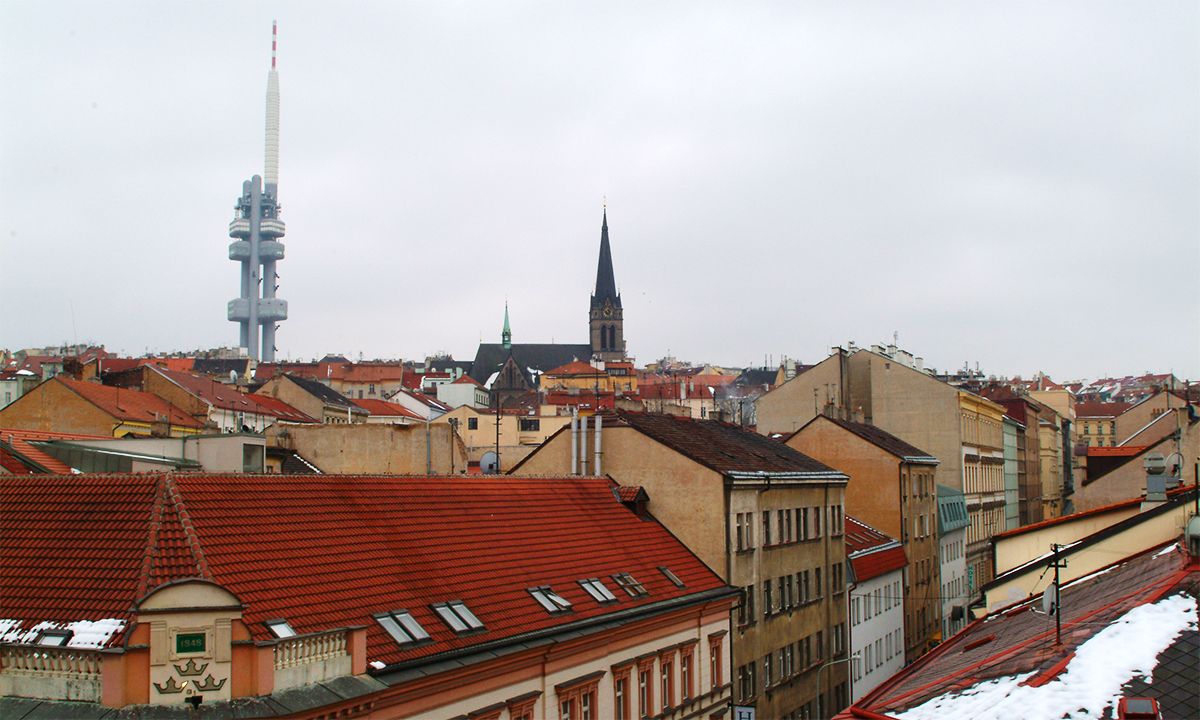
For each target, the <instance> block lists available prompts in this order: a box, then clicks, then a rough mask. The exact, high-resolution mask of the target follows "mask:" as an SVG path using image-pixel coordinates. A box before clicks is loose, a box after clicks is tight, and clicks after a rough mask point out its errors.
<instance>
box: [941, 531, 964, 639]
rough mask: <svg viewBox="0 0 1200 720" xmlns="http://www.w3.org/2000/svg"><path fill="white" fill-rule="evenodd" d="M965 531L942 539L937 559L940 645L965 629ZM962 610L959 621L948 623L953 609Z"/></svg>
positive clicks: (950, 533)
mask: <svg viewBox="0 0 1200 720" xmlns="http://www.w3.org/2000/svg"><path fill="white" fill-rule="evenodd" d="M966 545H967V529H966V528H959V529H958V530H952V531H950V532H948V533H946V534H945V535H942V537H941V539H940V540H939V546H938V550H939V556H940V558H941V569H942V576H941V577H942V642H945V641H946V639H947V638H949V637H950V636H951V635H953V634H954V633H956V632H958V631H959V630H962V629H963V628H964V627H966V626H967V618H966V606H967V603H968V599H969V597H968V596H969V595H970V588H968V587H967V556H966ZM955 605H959V606H962V608H963V617H962V618H960V619H959V620H957V621H956V620H953V619H952V613H953V610H954V606H955Z"/></svg>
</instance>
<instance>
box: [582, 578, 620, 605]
mask: <svg viewBox="0 0 1200 720" xmlns="http://www.w3.org/2000/svg"><path fill="white" fill-rule="evenodd" d="M579 584H580V585H582V586H583V589H584V590H587V592H588V595H591V596H592V598H593V599H594V600H595V601H596V602H598V603H601V604H603V603H611V602H616V601H617V596H616V595H613V594H612V591H611V590H609V589H608V588H607V587H605V585H604V583H603V582H601V581H600V579H599V578H591V579H589V580H580V581H579Z"/></svg>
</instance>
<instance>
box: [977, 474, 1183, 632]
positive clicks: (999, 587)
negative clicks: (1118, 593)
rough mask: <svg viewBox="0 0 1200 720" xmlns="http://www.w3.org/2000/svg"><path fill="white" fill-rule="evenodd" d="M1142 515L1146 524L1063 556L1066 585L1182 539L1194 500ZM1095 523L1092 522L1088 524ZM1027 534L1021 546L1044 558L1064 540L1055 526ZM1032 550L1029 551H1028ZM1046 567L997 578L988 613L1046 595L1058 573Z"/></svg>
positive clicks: (986, 600) (987, 598) (988, 593)
mask: <svg viewBox="0 0 1200 720" xmlns="http://www.w3.org/2000/svg"><path fill="white" fill-rule="evenodd" d="M1139 515H1141V516H1144V519H1143V521H1142V522H1138V523H1131V526H1129V527H1127V528H1125V529H1124V530H1121V531H1119V532H1113V533H1112V534H1111V535H1107V536H1105V537H1103V538H1100V539H1098V540H1097V541H1095V542H1089V543H1087V544H1086V546H1080V547H1076V548H1067V549H1066V550H1064V551H1063V552H1062V553H1061V555H1060V557H1061V558H1062V559H1065V560H1066V567H1065V568H1061V569H1060V570H1059V578H1060V581H1061V582H1063V583H1066V582H1069V581H1071V580H1075V579H1077V578H1081V577H1083V576H1085V575H1090V574H1091V573H1094V572H1096V571H1097V570H1100V569H1102V568H1104V567H1105V566H1107V565H1111V564H1112V563H1114V562H1117V561H1119V560H1122V559H1124V558H1128V557H1130V556H1132V555H1136V554H1137V553H1139V552H1144V551H1147V550H1150V549H1152V548H1155V547H1158V546H1160V545H1162V544H1164V543H1168V542H1172V541H1174V540H1179V539H1180V538H1181V537H1182V528H1184V527H1186V526H1187V522H1188V520H1189V519H1190V518H1191V517H1192V499H1191V498H1190V497H1189V498H1185V499H1183V500H1182V501H1177V502H1174V503H1172V504H1170V505H1161V506H1157V507H1156V508H1151V509H1150V510H1149V511H1143V512H1142V513H1139ZM1067 522H1069V520H1067ZM1091 522H1092V521H1091V520H1090V519H1089V520H1088V523H1089V524H1090V523H1091ZM1114 524H1115V523H1114ZM1067 534H1070V531H1067ZM1026 535H1027V536H1026V537H1023V538H1022V540H1021V544H1023V545H1025V546H1027V547H1031V548H1037V547H1041V548H1043V550H1042V552H1041V553H1039V554H1038V555H1037V556H1035V557H1042V556H1043V555H1046V553H1049V552H1050V545H1051V543H1054V542H1057V540H1056V538H1059V537H1062V536H1063V535H1064V531H1063V530H1062V529H1059V528H1056V527H1054V526H1053V525H1051V526H1049V527H1047V528H1043V529H1040V530H1034V531H1031V532H1029V533H1027V534H1026ZM1084 537H1088V536H1084ZM1028 551H1029V550H1026V552H1028ZM1046 562H1047V563H1048V562H1049V558H1046ZM1045 568H1046V565H1045V564H1041V563H1039V564H1038V565H1037V566H1036V567H1030V568H1029V569H1027V570H1026V571H1024V572H1016V573H1010V575H1009V576H1000V577H997V578H996V582H995V583H994V584H993V585H992V586H991V587H988V588H985V592H984V603H985V607H986V608H987V610H988V612H992V611H994V610H997V609H999V608H1002V607H1004V606H1006V605H1010V604H1012V603H1014V602H1018V601H1020V600H1023V599H1024V598H1027V597H1029V596H1030V595H1036V594H1038V593H1042V592H1045V590H1046V588H1047V587H1049V586H1050V585H1051V584H1053V582H1054V572H1053V571H1050V572H1044V571H1045Z"/></svg>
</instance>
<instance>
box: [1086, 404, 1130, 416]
mask: <svg viewBox="0 0 1200 720" xmlns="http://www.w3.org/2000/svg"><path fill="white" fill-rule="evenodd" d="M1131 407H1133V404H1132V403H1121V402H1077V403H1075V419H1076V420H1081V419H1083V418H1097V417H1099V418H1115V417H1116V416H1118V415H1120V414H1121V413H1123V412H1125V411H1126V410H1128V409H1129V408H1131Z"/></svg>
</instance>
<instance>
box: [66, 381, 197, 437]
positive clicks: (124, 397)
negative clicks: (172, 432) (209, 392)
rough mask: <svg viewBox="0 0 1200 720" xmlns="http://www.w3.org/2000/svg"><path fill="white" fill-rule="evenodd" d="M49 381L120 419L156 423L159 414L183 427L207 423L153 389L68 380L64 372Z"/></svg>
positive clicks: (194, 426)
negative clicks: (149, 390) (140, 389)
mask: <svg viewBox="0 0 1200 720" xmlns="http://www.w3.org/2000/svg"><path fill="white" fill-rule="evenodd" d="M49 382H58V383H62V384H63V385H65V386H66V387H67V389H69V390H70V391H71V392H73V393H75V394H76V395H79V396H80V397H82V398H83V399H85V400H87V401H88V402H90V403H92V404H93V405H95V406H96V407H98V408H100V409H101V410H103V411H104V412H106V413H108V414H109V415H111V416H113V417H114V418H116V419H118V420H127V421H129V422H143V423H152V422H154V421H155V419H157V418H158V417H165V418H166V419H167V421H168V422H169V423H171V424H172V425H177V426H179V427H189V428H202V427H204V424H203V423H201V422H200V421H199V420H197V419H196V418H194V417H192V416H191V415H188V414H187V413H185V412H184V411H182V410H180V409H179V408H177V407H175V406H174V405H172V404H171V403H169V402H167V401H166V400H163V399H162V398H160V397H159V396H157V395H153V394H151V393H146V392H141V391H139V390H123V389H121V388H115V387H109V386H107V385H100V384H97V383H93V382H83V381H80V380H68V379H67V378H64V377H62V376H61V375H60V376H58V377H55V378H52V379H51V380H50V381H49Z"/></svg>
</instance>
